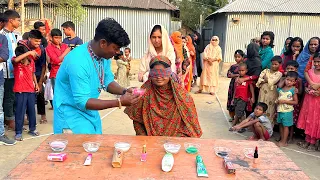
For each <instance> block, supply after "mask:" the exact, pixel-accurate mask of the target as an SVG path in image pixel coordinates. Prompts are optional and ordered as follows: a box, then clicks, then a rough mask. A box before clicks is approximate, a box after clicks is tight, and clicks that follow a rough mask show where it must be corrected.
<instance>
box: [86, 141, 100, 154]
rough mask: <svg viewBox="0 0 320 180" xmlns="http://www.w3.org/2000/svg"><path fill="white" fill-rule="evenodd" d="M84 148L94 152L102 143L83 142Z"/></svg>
mask: <svg viewBox="0 0 320 180" xmlns="http://www.w3.org/2000/svg"><path fill="white" fill-rule="evenodd" d="M82 146H83V148H84V150H85V151H87V152H89V153H94V152H97V151H98V149H99V147H100V143H99V142H84V143H83V144H82Z"/></svg>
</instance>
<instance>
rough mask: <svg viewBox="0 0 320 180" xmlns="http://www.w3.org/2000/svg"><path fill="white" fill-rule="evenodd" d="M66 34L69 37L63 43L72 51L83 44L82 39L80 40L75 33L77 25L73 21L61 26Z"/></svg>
mask: <svg viewBox="0 0 320 180" xmlns="http://www.w3.org/2000/svg"><path fill="white" fill-rule="evenodd" d="M61 27H62V29H63V32H64V34H65V35H66V36H67V37H66V38H65V39H64V40H63V41H62V42H63V43H65V44H67V45H68V46H69V47H70V48H71V50H72V49H74V48H75V47H77V46H79V45H81V44H83V41H82V39H80V38H79V37H78V36H77V35H76V33H75V25H74V23H73V22H71V21H67V22H65V23H63V24H62V25H61Z"/></svg>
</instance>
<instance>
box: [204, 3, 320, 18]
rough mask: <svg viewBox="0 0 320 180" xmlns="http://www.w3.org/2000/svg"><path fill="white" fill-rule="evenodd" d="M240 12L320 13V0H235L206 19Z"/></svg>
mask: <svg viewBox="0 0 320 180" xmlns="http://www.w3.org/2000/svg"><path fill="white" fill-rule="evenodd" d="M238 12H270V13H301V14H320V0H235V1H234V2H232V3H230V4H228V5H226V6H224V7H223V8H221V9H219V10H217V11H216V12H214V13H212V14H211V15H209V16H208V17H207V18H206V19H207V20H208V19H211V18H212V16H213V15H214V14H218V13H238Z"/></svg>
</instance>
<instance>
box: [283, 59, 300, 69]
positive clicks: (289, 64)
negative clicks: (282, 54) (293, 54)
mask: <svg viewBox="0 0 320 180" xmlns="http://www.w3.org/2000/svg"><path fill="white" fill-rule="evenodd" d="M288 66H293V67H295V68H297V69H298V68H299V63H298V62H297V61H294V60H290V61H288V62H287V64H286V67H288Z"/></svg>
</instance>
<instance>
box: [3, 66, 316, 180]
mask: <svg viewBox="0 0 320 180" xmlns="http://www.w3.org/2000/svg"><path fill="white" fill-rule="evenodd" d="M134 64H136V63H134ZM134 66H135V68H132V69H138V68H137V65H134ZM113 69H114V70H115V69H116V68H115V67H113ZM133 73H135V72H133ZM228 84H229V80H228V79H227V78H224V77H221V79H220V87H219V92H218V93H217V96H216V97H213V96H211V95H209V94H199V95H198V94H197V95H195V94H194V93H191V94H192V96H193V98H194V101H195V103H196V107H197V112H198V116H199V121H200V124H201V127H202V129H203V136H202V137H201V138H212V139H234V140H243V139H245V138H246V137H248V136H249V135H250V132H246V133H243V134H236V133H231V132H229V131H228V128H229V127H230V123H229V122H228V116H227V114H226V113H227V111H226V108H225V106H226V100H227V89H228ZM131 85H132V86H139V85H141V84H140V83H138V82H137V81H135V80H133V81H132V82H131ZM196 90H197V88H194V89H193V90H192V91H193V92H195V91H196ZM101 98H102V99H112V98H114V96H113V95H110V94H107V93H102V94H101ZM48 108H49V105H47V118H48V121H49V122H48V124H38V126H37V129H38V131H39V132H40V133H41V136H40V137H37V138H32V137H30V136H28V135H27V133H26V132H25V133H24V134H23V135H24V139H25V140H24V141H22V142H19V143H17V144H16V145H15V146H0V154H1V158H0V179H4V178H5V177H6V175H7V174H8V173H9V172H10V171H11V170H12V169H13V168H15V167H16V166H17V165H18V164H19V163H20V162H21V161H22V160H23V159H24V158H25V157H26V156H28V155H29V154H30V153H31V152H32V151H33V150H35V149H36V148H37V147H38V146H39V144H40V143H41V142H43V141H44V140H45V139H46V138H47V137H48V136H49V135H51V134H52V113H53V112H52V111H50V110H48ZM100 115H101V118H102V123H103V134H118V135H135V132H134V130H133V126H132V121H131V120H130V119H129V118H128V116H126V115H125V114H124V113H123V109H121V110H119V109H118V108H114V109H108V110H104V111H100ZM37 118H38V121H39V119H40V117H37ZM7 135H8V136H9V137H11V138H12V137H13V136H14V132H12V131H11V132H10V131H9V132H7ZM277 136H278V134H275V135H274V136H273V138H272V141H274V138H275V137H277ZM296 141H298V140H296ZM282 150H283V151H284V152H285V153H286V154H287V156H288V157H289V158H291V159H292V160H293V161H294V162H295V163H296V164H297V165H298V166H299V167H300V168H301V169H302V170H303V171H304V172H305V173H306V174H307V175H308V176H309V177H310V178H311V179H314V180H317V179H320V171H319V167H320V152H313V153H309V152H307V151H305V150H301V149H299V148H298V147H297V145H295V144H290V145H289V146H288V147H286V148H282ZM44 158H45V157H44Z"/></svg>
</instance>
